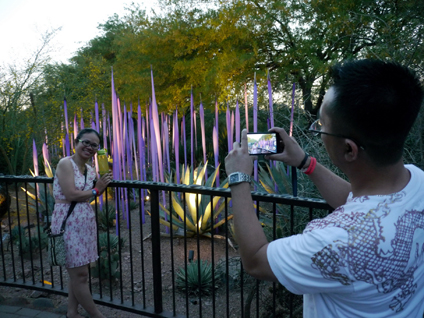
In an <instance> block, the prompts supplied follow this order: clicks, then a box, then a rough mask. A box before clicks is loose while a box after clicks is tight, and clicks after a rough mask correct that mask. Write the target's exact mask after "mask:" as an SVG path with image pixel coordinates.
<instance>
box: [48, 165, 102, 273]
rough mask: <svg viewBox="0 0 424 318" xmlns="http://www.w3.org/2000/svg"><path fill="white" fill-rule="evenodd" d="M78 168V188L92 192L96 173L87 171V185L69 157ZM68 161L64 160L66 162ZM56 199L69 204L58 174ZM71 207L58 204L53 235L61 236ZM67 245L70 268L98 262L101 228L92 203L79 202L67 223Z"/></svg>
mask: <svg viewBox="0 0 424 318" xmlns="http://www.w3.org/2000/svg"><path fill="white" fill-rule="evenodd" d="M68 158H69V160H71V162H72V166H73V168H74V177H75V188H76V189H78V190H81V191H82V190H88V189H91V188H92V185H93V180H94V179H95V177H96V173H95V171H94V169H93V168H92V167H90V166H89V165H87V164H86V165H85V166H86V169H87V181H86V182H85V183H84V180H85V176H84V174H82V173H81V172H80V170H79V169H78V166H77V165H76V163H75V162H74V160H73V159H72V158H71V157H68ZM62 160H64V159H62ZM53 195H54V198H55V200H66V198H65V195H64V194H63V192H62V189H61V187H60V185H59V179H58V177H57V174H56V175H55V177H54V182H53ZM69 206H70V204H69V203H56V204H55V206H54V210H53V216H52V224H51V229H52V233H59V231H60V227H61V226H62V223H63V220H64V219H65V218H66V216H67V214H68V211H69ZM64 241H65V248H66V265H65V267H66V268H73V267H79V266H83V265H87V264H89V263H91V262H94V261H95V260H97V258H98V253H97V224H96V218H95V214H94V211H93V208H92V207H91V206H90V203H89V202H78V203H77V204H76V205H75V208H74V211H73V212H72V213H71V215H70V216H69V218H68V220H67V221H66V226H65V233H64Z"/></svg>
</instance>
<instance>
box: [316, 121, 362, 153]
mask: <svg viewBox="0 0 424 318" xmlns="http://www.w3.org/2000/svg"><path fill="white" fill-rule="evenodd" d="M309 132H311V133H312V135H314V136H319V135H328V136H333V137H339V138H346V139H350V140H352V141H353V142H354V143H355V144H356V145H357V146H358V147H359V148H361V149H362V150H365V148H364V147H363V146H361V144H360V143H358V142H357V141H356V140H355V139H353V138H351V137H348V136H344V135H339V134H331V133H328V132H325V131H322V124H321V121H320V120H319V119H317V120H315V121H314V122H313V123H312V125H311V127H309Z"/></svg>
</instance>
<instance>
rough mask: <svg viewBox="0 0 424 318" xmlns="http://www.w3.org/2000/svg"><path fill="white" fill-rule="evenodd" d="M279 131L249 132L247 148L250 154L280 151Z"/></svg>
mask: <svg viewBox="0 0 424 318" xmlns="http://www.w3.org/2000/svg"><path fill="white" fill-rule="evenodd" d="M278 137H279V135H277V133H268V132H267V133H248V134H247V148H248V152H249V155H256V156H257V155H272V154H275V153H278V152H281V151H279V149H278V148H279V147H278V142H279V140H278V139H279V138H278Z"/></svg>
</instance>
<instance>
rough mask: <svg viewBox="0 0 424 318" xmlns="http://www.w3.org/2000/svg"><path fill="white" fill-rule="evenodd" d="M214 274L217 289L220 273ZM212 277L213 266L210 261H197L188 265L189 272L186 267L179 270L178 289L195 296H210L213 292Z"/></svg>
mask: <svg viewBox="0 0 424 318" xmlns="http://www.w3.org/2000/svg"><path fill="white" fill-rule="evenodd" d="M199 267H200V272H199ZM199 273H200V274H199ZM214 274H215V275H214V276H215V288H216V284H217V282H218V281H219V279H220V274H219V272H218V271H215V273H214ZM212 277H213V276H212V265H211V264H210V263H209V262H208V261H200V262H199V261H197V260H196V261H193V262H191V263H188V264H187V271H186V269H185V268H184V266H183V267H181V268H180V269H179V270H178V272H177V288H178V289H180V290H182V291H188V293H189V294H193V295H199V294H202V295H210V294H211V293H212V290H213V285H212Z"/></svg>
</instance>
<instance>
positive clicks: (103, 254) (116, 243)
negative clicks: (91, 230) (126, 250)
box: [91, 233, 124, 280]
mask: <svg viewBox="0 0 424 318" xmlns="http://www.w3.org/2000/svg"><path fill="white" fill-rule="evenodd" d="M123 245H124V240H123V239H122V238H121V240H119V237H118V236H116V235H115V234H109V233H101V234H99V251H100V253H99V259H98V260H97V262H96V266H94V267H93V268H92V270H91V273H92V275H93V277H95V278H97V277H100V279H102V280H103V279H109V280H111V279H117V278H119V275H120V274H121V273H120V272H119V249H120V248H122V247H123Z"/></svg>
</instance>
